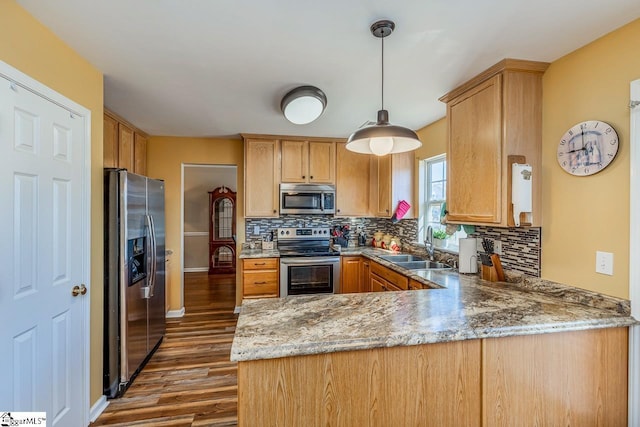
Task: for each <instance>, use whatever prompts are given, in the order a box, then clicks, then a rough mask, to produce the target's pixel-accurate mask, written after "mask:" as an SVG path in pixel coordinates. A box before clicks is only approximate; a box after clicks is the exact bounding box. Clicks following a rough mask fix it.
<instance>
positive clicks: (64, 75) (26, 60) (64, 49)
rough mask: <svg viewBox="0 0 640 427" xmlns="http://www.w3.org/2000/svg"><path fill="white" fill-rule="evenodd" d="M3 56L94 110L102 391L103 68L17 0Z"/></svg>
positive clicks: (94, 293) (3, 19)
mask: <svg viewBox="0 0 640 427" xmlns="http://www.w3.org/2000/svg"><path fill="white" fill-rule="evenodd" d="M0 28H1V29H2V31H1V32H0V34H2V37H0V60H2V61H4V62H6V63H8V64H9V65H11V66H12V67H14V68H17V69H18V70H20V71H22V72H23V73H25V74H27V75H29V76H31V77H32V78H34V79H36V80H38V81H39V82H41V83H43V84H45V85H47V86H49V87H50V88H52V89H54V90H55V91H57V92H59V93H61V94H62V95H64V96H66V97H67V98H69V99H71V100H73V101H74V102H77V103H78V104H80V105H83V106H84V107H86V108H88V109H89V110H91V219H92V222H91V283H89V295H90V297H91V301H90V304H91V362H90V363H91V384H90V403H91V404H93V403H94V402H95V401H96V400H97V399H98V398H99V397H100V396H101V395H102V280H103V268H102V263H103V261H102V259H103V256H102V246H103V238H102V236H103V229H102V109H103V107H102V105H103V99H102V91H103V89H102V88H103V85H102V73H100V71H98V70H97V69H96V68H94V67H93V66H92V65H91V64H89V63H88V62H87V61H86V60H84V59H83V58H82V57H81V56H80V55H78V54H77V53H76V52H75V51H73V50H72V49H71V48H70V47H69V46H67V45H66V44H65V43H64V42H62V41H61V40H60V39H59V38H58V37H56V36H55V35H54V34H53V33H52V32H51V31H49V30H48V29H47V28H46V27H44V26H43V25H42V24H40V23H39V22H38V21H36V20H35V19H34V18H33V17H32V16H31V15H29V14H28V13H27V12H26V11H25V10H24V9H22V7H20V6H18V5H17V4H16V3H15V2H14V1H13V0H2V1H0Z"/></svg>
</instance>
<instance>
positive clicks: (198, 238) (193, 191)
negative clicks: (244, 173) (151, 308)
mask: <svg viewBox="0 0 640 427" xmlns="http://www.w3.org/2000/svg"><path fill="white" fill-rule="evenodd" d="M182 168H183V170H182V176H183V179H182V206H183V209H182V218H183V220H182V272H183V275H186V274H190V273H200V274H202V273H205V274H207V273H208V272H209V266H210V262H209V223H210V218H209V192H211V191H213V190H215V189H216V188H220V187H224V188H226V189H229V190H230V191H233V192H237V191H238V190H237V182H238V179H237V173H238V168H237V166H235V165H211V164H187V163H185V164H183V165H182ZM236 215H237V213H236ZM187 283H188V281H185V280H184V276H183V280H182V301H185V293H186V292H188V291H189V290H188V289H186V288H185V286H186V285H185V284H187Z"/></svg>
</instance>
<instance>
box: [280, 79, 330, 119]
mask: <svg viewBox="0 0 640 427" xmlns="http://www.w3.org/2000/svg"><path fill="white" fill-rule="evenodd" d="M326 106H327V96H326V95H325V94H324V92H322V91H321V90H320V89H318V88H317V87H315V86H300V87H297V88H295V89H293V90H291V91H289V93H287V94H286V95H285V96H284V98H282V102H281V103H280V108H281V109H282V112H283V113H284V116H285V117H286V118H287V120H289V121H290V122H291V123H295V124H296V125H306V124H307V123H311V122H312V121H314V120H315V119H317V118H318V117H320V115H321V114H322V112H323V111H324V109H325V107H326Z"/></svg>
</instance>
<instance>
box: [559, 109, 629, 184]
mask: <svg viewBox="0 0 640 427" xmlns="http://www.w3.org/2000/svg"><path fill="white" fill-rule="evenodd" d="M618 145H619V141H618V134H617V133H616V131H615V129H614V128H613V127H612V126H611V125H609V124H607V123H605V122H601V121H598V120H589V121H586V122H581V123H578V124H577V125H575V126H573V127H572V128H571V129H569V130H568V131H567V132H566V133H565V134H564V135H562V138H561V139H560V143H559V144H558V154H557V158H558V163H559V164H560V166H561V167H562V169H564V170H565V171H567V172H569V173H570V174H571V175H576V176H587V175H593V174H594V173H598V172H600V171H601V170H602V169H604V168H606V167H607V166H609V163H611V162H612V161H613V159H614V158H615V157H616V154H618Z"/></svg>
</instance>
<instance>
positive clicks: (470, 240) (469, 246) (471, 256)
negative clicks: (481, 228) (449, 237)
mask: <svg viewBox="0 0 640 427" xmlns="http://www.w3.org/2000/svg"><path fill="white" fill-rule="evenodd" d="M458 245H459V248H460V252H459V253H458V271H459V272H460V273H477V272H478V247H477V242H476V239H475V237H467V238H466V239H460V241H459V242H458Z"/></svg>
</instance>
